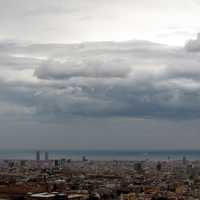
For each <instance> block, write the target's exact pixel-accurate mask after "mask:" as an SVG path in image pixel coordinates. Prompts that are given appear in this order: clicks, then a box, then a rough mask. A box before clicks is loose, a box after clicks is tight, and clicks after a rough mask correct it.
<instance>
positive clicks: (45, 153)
mask: <svg viewBox="0 0 200 200" xmlns="http://www.w3.org/2000/svg"><path fill="white" fill-rule="evenodd" d="M44 159H45V160H49V153H48V152H47V151H45V152H44Z"/></svg>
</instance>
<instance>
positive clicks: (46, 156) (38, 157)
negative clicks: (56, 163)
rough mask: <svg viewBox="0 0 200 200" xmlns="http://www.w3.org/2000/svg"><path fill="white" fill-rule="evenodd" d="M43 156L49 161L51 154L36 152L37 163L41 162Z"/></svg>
mask: <svg viewBox="0 0 200 200" xmlns="http://www.w3.org/2000/svg"><path fill="white" fill-rule="evenodd" d="M42 155H44V160H49V153H48V152H47V151H36V161H40V160H41V156H42Z"/></svg>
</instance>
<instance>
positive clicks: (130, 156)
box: [0, 149, 200, 160]
mask: <svg viewBox="0 0 200 200" xmlns="http://www.w3.org/2000/svg"><path fill="white" fill-rule="evenodd" d="M37 150H39V149H37ZM44 151H48V153H49V159H61V158H65V159H72V160H81V159H82V157H83V156H86V157H87V158H88V159H89V160H147V159H149V160H181V159H182V158H183V156H186V158H187V159H188V160H200V150H41V153H42V156H43V154H44ZM35 158H36V150H0V159H16V160H20V159H27V160H35Z"/></svg>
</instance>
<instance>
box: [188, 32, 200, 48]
mask: <svg viewBox="0 0 200 200" xmlns="http://www.w3.org/2000/svg"><path fill="white" fill-rule="evenodd" d="M185 48H186V50H188V51H190V52H199V51H200V33H199V34H198V35H197V38H196V39H193V40H189V41H188V42H187V44H186V46H185Z"/></svg>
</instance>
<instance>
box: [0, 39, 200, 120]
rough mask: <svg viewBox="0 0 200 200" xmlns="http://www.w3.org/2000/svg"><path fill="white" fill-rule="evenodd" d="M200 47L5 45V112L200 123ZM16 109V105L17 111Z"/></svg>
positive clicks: (0, 45) (0, 101)
mask: <svg viewBox="0 0 200 200" xmlns="http://www.w3.org/2000/svg"><path fill="white" fill-rule="evenodd" d="M199 55H200V42H199V36H198V37H197V39H196V40H191V41H189V42H188V43H187V44H186V46H185V48H174V47H173V48H172V47H169V46H165V45H160V44H156V43H151V42H147V41H127V42H96V43H95V42H93V43H81V44H26V43H17V42H13V41H1V42H0V58H1V59H0V69H1V73H0V83H1V84H0V89H1V93H0V105H4V104H5V105H6V106H5V107H4V106H0V109H1V110H0V114H1V113H3V114H5V113H6V112H7V113H8V114H10V115H12V114H11V113H12V112H11V111H12V108H14V109H13V112H14V113H15V114H16V112H17V113H18V114H19V115H20V116H21V115H24V116H27V115H29V116H36V117H38V118H43V119H47V120H48V119H51V118H53V119H61V120H62V119H66V118H68V117H135V118H167V119H172V118H173V119H174V118H177V119H188V118H189V119H190V118H199V117H200V107H199V105H200V66H199V65H200V57H199ZM9 105H10V106H9Z"/></svg>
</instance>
